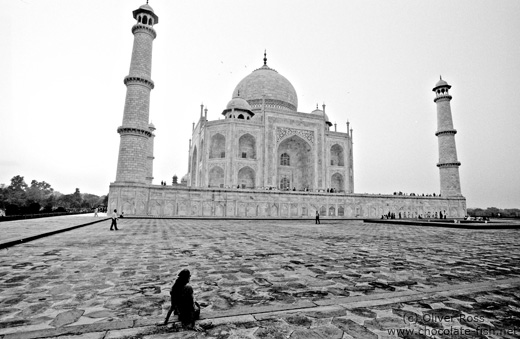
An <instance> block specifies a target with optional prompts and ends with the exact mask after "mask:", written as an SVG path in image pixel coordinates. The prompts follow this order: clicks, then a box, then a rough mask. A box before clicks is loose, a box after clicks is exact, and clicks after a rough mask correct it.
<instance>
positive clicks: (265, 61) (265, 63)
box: [264, 49, 267, 66]
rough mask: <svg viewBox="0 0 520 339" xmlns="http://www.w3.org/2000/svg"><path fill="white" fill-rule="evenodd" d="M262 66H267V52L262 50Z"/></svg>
mask: <svg viewBox="0 0 520 339" xmlns="http://www.w3.org/2000/svg"><path fill="white" fill-rule="evenodd" d="M264 66H267V50H265V49H264Z"/></svg>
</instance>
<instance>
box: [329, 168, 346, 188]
mask: <svg viewBox="0 0 520 339" xmlns="http://www.w3.org/2000/svg"><path fill="white" fill-rule="evenodd" d="M330 186H331V187H332V188H334V189H335V190H336V192H342V191H344V190H345V180H343V175H341V174H340V173H334V174H333V175H332V177H331V179H330Z"/></svg>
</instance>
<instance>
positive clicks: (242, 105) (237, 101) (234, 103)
mask: <svg viewBox="0 0 520 339" xmlns="http://www.w3.org/2000/svg"><path fill="white" fill-rule="evenodd" d="M226 109H241V110H244V111H250V110H251V105H249V104H248V103H247V101H245V100H244V99H242V98H234V99H231V101H230V102H228V104H227V106H226Z"/></svg>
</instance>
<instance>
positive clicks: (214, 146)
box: [209, 133, 226, 159]
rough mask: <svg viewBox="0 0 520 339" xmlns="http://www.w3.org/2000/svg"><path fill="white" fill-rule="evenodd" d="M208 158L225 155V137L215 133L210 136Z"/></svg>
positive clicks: (223, 156)
mask: <svg viewBox="0 0 520 339" xmlns="http://www.w3.org/2000/svg"><path fill="white" fill-rule="evenodd" d="M209 157H210V159H213V158H225V157H226V137H224V136H223V135H222V134H220V133H217V134H215V135H213V136H212V137H211V146H210V153H209Z"/></svg>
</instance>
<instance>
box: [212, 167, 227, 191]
mask: <svg viewBox="0 0 520 339" xmlns="http://www.w3.org/2000/svg"><path fill="white" fill-rule="evenodd" d="M209 186H210V187H224V170H223V169H222V167H220V166H215V167H213V168H212V169H211V170H210V171H209Z"/></svg>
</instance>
